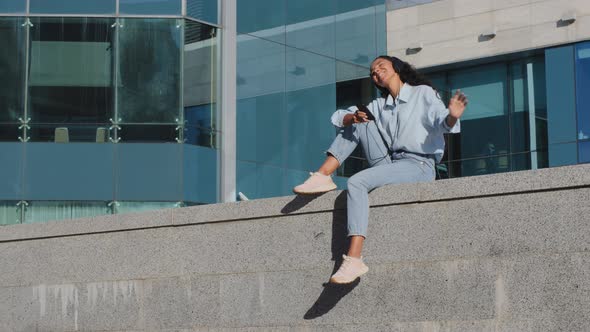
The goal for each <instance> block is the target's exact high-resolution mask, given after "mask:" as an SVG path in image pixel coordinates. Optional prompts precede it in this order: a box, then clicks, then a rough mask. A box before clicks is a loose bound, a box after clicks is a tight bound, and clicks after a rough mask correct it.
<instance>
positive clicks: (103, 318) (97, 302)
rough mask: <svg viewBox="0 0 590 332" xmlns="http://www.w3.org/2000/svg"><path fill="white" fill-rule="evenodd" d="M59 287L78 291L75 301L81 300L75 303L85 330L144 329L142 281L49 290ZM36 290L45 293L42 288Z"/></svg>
mask: <svg viewBox="0 0 590 332" xmlns="http://www.w3.org/2000/svg"><path fill="white" fill-rule="evenodd" d="M57 287H59V288H64V287H65V288H66V289H67V287H71V288H73V289H74V295H75V296H74V299H75V300H77V301H74V303H73V306H74V312H75V313H77V324H78V326H80V327H83V329H86V330H92V331H110V330H121V331H127V330H140V329H142V328H143V327H144V325H143V320H144V315H143V310H142V305H143V302H144V300H143V288H144V287H143V281H142V280H118V281H101V282H92V283H82V284H70V285H54V286H48V287H46V288H47V289H48V290H50V289H51V288H57ZM34 289H38V293H41V288H40V286H35V287H34ZM50 293H51V291H48V292H47V294H50ZM46 298H47V297H46ZM48 303H49V301H48ZM39 321H40V322H42V321H44V318H43V317H40V318H39Z"/></svg>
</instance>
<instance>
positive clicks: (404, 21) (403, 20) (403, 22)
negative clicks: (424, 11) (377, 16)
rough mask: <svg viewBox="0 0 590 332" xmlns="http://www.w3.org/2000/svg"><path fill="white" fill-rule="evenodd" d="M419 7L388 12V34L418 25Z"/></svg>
mask: <svg viewBox="0 0 590 332" xmlns="http://www.w3.org/2000/svg"><path fill="white" fill-rule="evenodd" d="M418 8H419V6H412V7H407V8H404V9H399V10H394V11H389V12H387V32H388V34H389V31H397V30H405V29H407V28H410V27H415V26H417V25H418Z"/></svg>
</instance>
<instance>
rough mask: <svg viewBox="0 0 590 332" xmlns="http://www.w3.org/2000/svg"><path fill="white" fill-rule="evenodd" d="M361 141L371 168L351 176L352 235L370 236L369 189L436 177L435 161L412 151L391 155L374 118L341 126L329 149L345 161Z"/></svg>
mask: <svg viewBox="0 0 590 332" xmlns="http://www.w3.org/2000/svg"><path fill="white" fill-rule="evenodd" d="M359 144H360V145H361V147H362V149H363V152H364V154H365V157H366V158H367V161H368V163H369V166H370V168H367V169H365V170H363V171H360V172H358V173H356V174H355V175H353V176H352V177H350V179H348V196H347V211H348V236H353V235H360V236H363V237H366V236H367V226H368V224H369V192H370V191H371V190H373V189H375V188H378V187H381V186H384V185H387V184H396V183H415V182H429V181H434V179H435V170H434V167H435V163H434V160H433V159H431V158H426V157H423V156H419V155H415V154H413V153H408V152H401V153H394V154H393V155H392V156H389V155H388V152H387V148H386V146H385V143H383V139H382V138H381V136H380V135H379V131H378V129H377V126H376V125H375V123H374V122H373V121H371V122H365V123H357V124H354V125H352V126H348V127H344V128H340V129H339V131H338V135H337V136H336V139H335V140H334V142H333V143H332V145H331V146H330V148H329V149H328V151H327V153H328V154H330V155H332V156H333V157H334V158H336V159H337V160H338V162H339V163H340V165H342V163H343V162H344V161H345V160H346V158H348V156H350V154H351V153H352V152H353V151H354V149H355V148H356V147H357V146H358V145H359Z"/></svg>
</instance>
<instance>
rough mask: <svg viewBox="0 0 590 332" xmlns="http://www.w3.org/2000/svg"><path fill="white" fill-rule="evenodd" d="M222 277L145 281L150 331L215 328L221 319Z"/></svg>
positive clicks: (147, 318) (147, 320)
mask: <svg viewBox="0 0 590 332" xmlns="http://www.w3.org/2000/svg"><path fill="white" fill-rule="evenodd" d="M219 286H220V278H219V277H217V276H212V275H209V276H190V275H188V276H184V277H177V278H166V279H150V280H146V281H145V297H144V300H143V307H144V315H145V326H146V328H147V329H148V330H153V331H162V330H165V329H174V328H176V329H178V328H186V329H190V328H192V327H193V326H204V325H205V326H215V325H217V324H218V323H219V319H220V314H221V310H220V302H219V299H220V298H219Z"/></svg>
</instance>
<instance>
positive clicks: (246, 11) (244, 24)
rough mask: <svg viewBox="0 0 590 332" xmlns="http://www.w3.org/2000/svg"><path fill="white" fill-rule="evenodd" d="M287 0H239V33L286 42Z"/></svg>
mask: <svg viewBox="0 0 590 332" xmlns="http://www.w3.org/2000/svg"><path fill="white" fill-rule="evenodd" d="M286 3H287V0H239V1H237V7H238V9H237V10H238V18H237V20H238V23H237V24H238V33H248V34H251V35H254V36H257V37H260V38H265V39H269V40H273V41H276V42H279V43H285V17H286Z"/></svg>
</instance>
